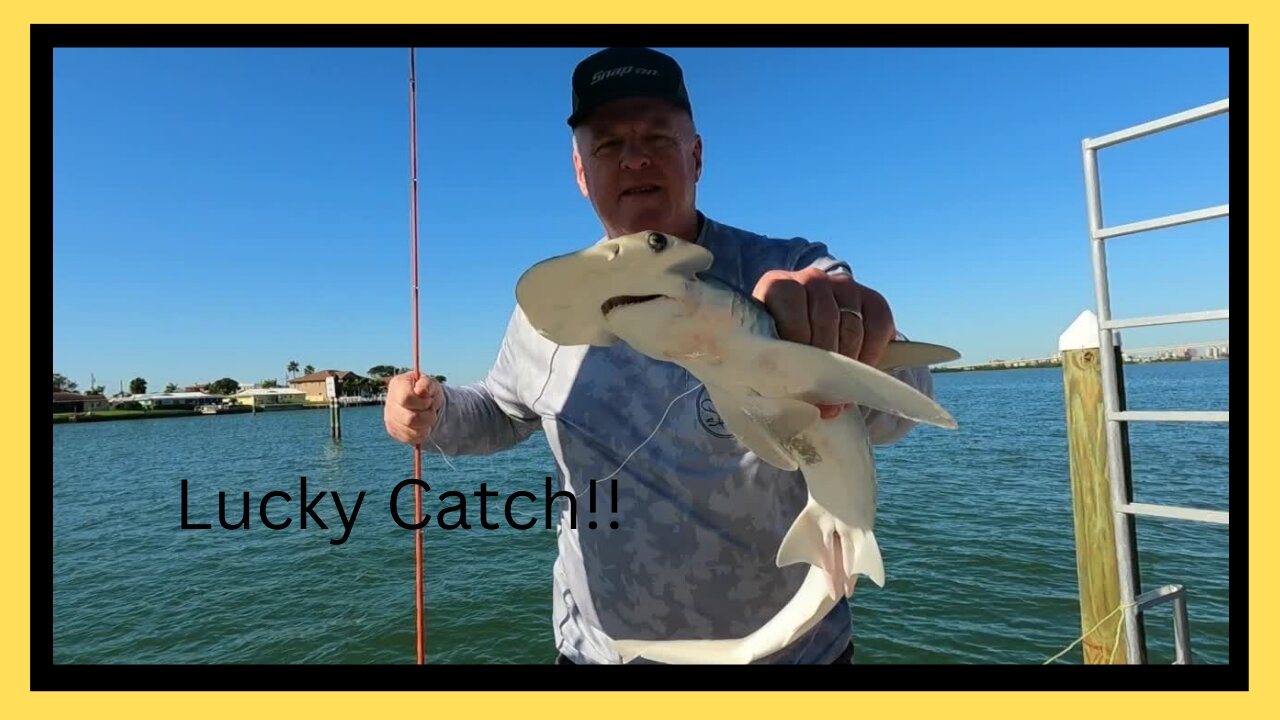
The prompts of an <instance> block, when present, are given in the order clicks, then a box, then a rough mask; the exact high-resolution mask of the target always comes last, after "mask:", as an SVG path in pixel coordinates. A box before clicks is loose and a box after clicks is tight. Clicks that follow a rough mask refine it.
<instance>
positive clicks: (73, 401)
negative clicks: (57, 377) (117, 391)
mask: <svg viewBox="0 0 1280 720" xmlns="http://www.w3.org/2000/svg"><path fill="white" fill-rule="evenodd" d="M109 407H111V403H110V401H108V400H107V399H106V398H105V397H103V396H102V395H81V394H80V393H73V392H59V391H57V390H55V391H54V392H53V411H54V412H56V413H68V412H69V413H82V412H92V411H94V410H106V409H107V408H109Z"/></svg>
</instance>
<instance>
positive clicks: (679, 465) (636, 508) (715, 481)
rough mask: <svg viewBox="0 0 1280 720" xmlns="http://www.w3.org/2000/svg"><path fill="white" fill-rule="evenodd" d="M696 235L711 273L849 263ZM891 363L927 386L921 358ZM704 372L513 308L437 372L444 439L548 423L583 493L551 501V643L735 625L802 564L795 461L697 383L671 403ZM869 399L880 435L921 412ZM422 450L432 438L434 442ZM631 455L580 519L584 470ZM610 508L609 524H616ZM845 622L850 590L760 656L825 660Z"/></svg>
mask: <svg viewBox="0 0 1280 720" xmlns="http://www.w3.org/2000/svg"><path fill="white" fill-rule="evenodd" d="M698 243H699V244H700V245H702V246H704V247H706V248H707V249H708V250H710V251H711V252H712V253H713V254H714V256H715V263H714V264H713V266H712V267H711V269H710V270H709V271H708V272H709V274H711V275H712V276H714V277H716V278H718V279H720V280H722V281H724V282H727V283H730V284H733V285H736V286H738V287H740V288H742V289H744V290H745V291H747V292H748V293H749V292H750V291H751V289H752V288H754V287H755V285H756V283H757V282H758V281H759V279H760V277H761V276H762V275H764V273H765V272H767V271H769V270H773V269H785V270H799V269H803V268H806V267H810V266H814V267H818V268H821V269H823V270H825V271H827V272H831V273H846V274H852V273H851V271H850V269H849V266H848V265H847V264H846V263H844V262H842V261H839V260H836V259H835V258H832V257H830V255H829V254H828V251H827V248H826V246H825V245H824V244H822V243H815V242H809V241H807V240H804V239H801V238H793V239H787V240H783V239H774V238H767V237H764V236H761V235H757V234H754V233H749V232H747V231H744V230H740V229H737V228H733V227H729V226H727V225H724V224H721V223H718V222H715V221H713V220H711V219H709V218H704V222H703V227H702V230H701V232H700V233H699V236H698ZM895 375H896V377H898V378H899V379H901V380H903V381H904V382H906V383H908V384H910V385H912V386H913V387H915V388H917V389H919V390H921V391H922V392H924V393H926V394H928V395H932V392H933V385H932V376H931V375H930V373H929V370H928V368H911V369H907V370H902V371H898V372H896V373H895ZM697 385H698V380H697V379H696V378H694V377H693V376H692V375H690V374H689V373H688V372H687V371H685V370H684V369H683V368H680V367H679V366H677V365H675V364H672V363H669V362H660V361H657V360H653V359H650V358H648V357H645V356H643V355H641V354H639V353H638V352H636V351H634V350H632V349H631V348H630V347H629V346H628V345H627V344H626V343H624V342H621V341H619V342H618V343H616V344H615V345H613V346H611V347H588V346H559V345H556V344H555V343H553V342H551V341H549V340H547V339H545V338H543V337H542V336H541V335H539V334H538V333H537V331H536V330H534V329H533V327H532V326H531V325H530V324H529V322H528V321H527V320H526V319H525V317H524V315H523V313H521V311H520V309H519V308H518V307H517V308H516V309H515V311H514V312H513V313H512V315H511V319H510V321H509V323H508V326H507V331H506V336H505V337H504V338H503V341H502V345H501V348H500V350H499V353H498V357H497V360H496V362H495V363H494V365H493V367H492V368H491V370H490V371H489V373H488V376H487V377H486V378H485V379H484V380H483V381H481V382H479V383H476V384H473V385H467V386H452V385H448V384H446V385H444V386H443V388H444V394H445V404H444V407H443V409H442V411H441V413H440V417H439V419H438V421H437V423H436V426H435V428H434V429H433V431H432V439H433V440H434V441H435V443H436V444H437V445H438V446H439V448H440V449H441V450H443V451H444V452H445V453H446V454H448V455H467V454H488V453H495V452H500V451H502V450H506V449H508V448H511V447H513V446H515V445H516V444H517V443H519V442H521V441H523V440H524V439H526V438H528V437H529V436H530V435H532V434H533V433H534V432H536V431H538V430H542V431H543V432H544V433H545V435H546V439H547V443H548V444H549V446H550V449H551V452H552V454H553V455H554V456H555V460H556V465H557V467H556V475H557V476H558V478H559V481H560V485H561V488H562V489H565V490H568V491H569V492H572V493H574V494H575V495H576V496H577V497H578V498H579V501H578V503H577V504H578V508H579V509H578V512H579V517H580V518H581V520H582V521H581V522H578V523H576V527H572V526H571V518H570V517H569V505H568V503H567V501H563V500H557V503H559V504H558V507H560V508H561V511H560V515H559V517H558V518H557V528H556V533H557V543H558V548H559V556H558V557H557V559H556V561H555V564H554V567H553V570H552V592H553V618H552V623H553V627H554V633H555V642H556V649H557V650H558V651H560V652H562V653H564V654H565V655H566V656H567V657H568V658H569V659H570V660H572V661H573V662H575V663H580V664H581V663H617V662H620V658H619V657H618V655H617V654H616V653H615V652H614V651H613V648H612V645H611V644H610V642H609V639H610V638H619V639H622V638H626V639H693V638H710V639H728V638H737V637H742V636H744V635H747V634H749V633H751V632H753V631H755V630H756V629H758V628H759V627H760V626H761V625H763V624H764V623H765V622H766V621H768V620H769V619H770V618H771V617H773V615H774V614H775V613H776V612H777V611H778V610H779V609H780V608H781V607H782V606H783V605H785V604H786V603H787V601H788V600H790V599H791V597H792V595H793V594H794V593H795V591H796V589H797V588H798V587H799V586H800V583H801V581H802V580H803V578H804V576H805V573H806V571H807V568H806V567H804V566H802V565H791V566H788V567H785V568H778V567H777V566H776V565H775V564H774V558H775V554H776V553H777V550H778V545H779V543H780V542H781V540H782V538H783V536H784V535H785V534H786V532H787V529H788V528H789V527H790V526H791V523H792V522H793V521H794V520H795V518H796V516H797V514H799V512H800V510H801V509H802V508H803V507H804V504H805V501H806V498H807V493H806V489H805V484H804V480H803V478H802V476H801V474H800V472H799V471H794V472H784V471H781V470H778V469H777V468H774V467H772V466H770V465H768V464H766V463H764V462H762V461H761V460H760V459H759V458H757V457H756V456H755V455H754V454H753V453H751V452H750V451H748V450H747V449H746V448H745V447H744V446H743V445H742V444H740V443H739V442H738V441H737V440H736V439H734V437H733V436H732V435H730V434H729V432H728V431H727V430H725V428H724V425H723V424H722V423H721V421H720V419H719V416H718V415H717V413H716V410H715V407H714V406H713V405H712V403H711V401H710V399H709V398H708V397H707V394H706V390H705V389H699V390H698V391H697V392H693V393H690V394H688V395H685V396H684V397H682V398H680V399H679V400H677V401H676V402H674V404H673V403H672V401H673V400H675V398H676V397H677V396H679V395H680V394H681V393H684V392H685V391H687V390H690V389H692V388H694V387H696V386H697ZM863 412H864V414H865V415H866V417H867V422H868V429H869V430H870V433H871V438H872V442H874V443H877V444H884V443H890V442H893V441H895V440H897V439H898V438H900V437H902V436H903V435H905V434H906V433H907V432H908V431H909V430H910V429H911V428H912V427H913V426H914V423H913V422H911V421H908V420H903V419H901V418H898V417H895V416H892V415H888V414H885V413H880V412H876V411H866V410H864V411H863ZM664 413H666V418H665V420H663V419H662V418H663V414H664ZM660 420H661V421H662V422H661V425H660V426H659V421H660ZM654 428H658V429H657V432H656V433H654ZM651 434H653V437H652V439H650V440H649V441H648V442H647V443H646V442H645V440H646V438H649V437H650V435H651ZM642 444H643V447H640V446H641V445H642ZM637 447H640V449H639V450H638V451H636V452H635V454H634V455H631V453H632V452H633V451H635V450H636V448H637ZM424 449H430V450H431V451H434V450H435V448H434V447H432V444H431V443H427V444H426V445H424ZM628 455H631V457H630V459H629V460H627V457H628ZM624 460H626V464H625V466H624V467H623V469H622V471H621V472H618V473H617V475H616V477H617V483H616V487H617V496H618V497H617V499H616V501H617V508H618V511H617V513H616V514H615V515H610V514H608V513H605V514H603V515H602V516H601V517H602V519H603V520H605V521H606V522H602V523H600V524H599V525H598V527H597V528H596V529H589V528H588V526H587V524H586V517H585V506H586V504H587V499H588V497H589V485H590V483H591V480H592V479H597V480H598V479H600V478H606V477H609V476H610V473H613V472H614V471H615V469H616V468H618V466H620V465H623V461H624ZM532 489H536V488H532ZM554 489H555V488H553V490H554ZM611 495H612V492H611V484H610V483H609V482H598V483H597V487H596V502H597V510H599V509H600V508H606V509H607V508H610V507H611V505H610V503H611V502H612V498H611ZM611 517H612V518H613V519H616V520H617V521H618V524H619V527H618V528H617V529H612V528H610V527H609V525H608V523H607V521H608V520H609V519H610V518H611ZM851 631H852V629H851V619H850V613H849V608H848V605H847V603H844V602H841V603H838V604H837V605H836V607H835V608H834V609H833V610H832V611H831V612H830V614H829V615H828V616H827V617H826V618H825V619H824V620H823V621H822V622H821V623H819V624H818V625H817V626H816V627H815V628H814V629H813V630H811V631H810V632H808V633H807V634H805V635H803V636H801V637H800V638H799V639H797V640H796V641H795V642H794V643H793V644H792V645H791V646H789V647H788V648H785V649H784V650H782V651H780V652H778V653H775V654H774V655H771V656H769V657H766V658H762V659H761V660H760V661H759V662H763V663H829V662H831V661H832V660H833V659H834V658H835V657H836V656H837V655H839V654H840V652H841V651H842V650H844V649H845V647H846V645H847V644H848V642H849V640H850V636H851ZM636 662H645V661H644V660H637V661H636Z"/></svg>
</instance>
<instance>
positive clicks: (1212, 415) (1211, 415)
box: [1107, 410, 1231, 423]
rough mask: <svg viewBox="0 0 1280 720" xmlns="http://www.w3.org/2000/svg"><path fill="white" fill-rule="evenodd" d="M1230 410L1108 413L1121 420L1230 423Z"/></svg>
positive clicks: (1109, 418)
mask: <svg viewBox="0 0 1280 720" xmlns="http://www.w3.org/2000/svg"><path fill="white" fill-rule="evenodd" d="M1230 414H1231V411H1230V410H1123V411H1120V412H1113V413H1110V414H1108V415H1107V419H1108V420H1117V421H1119V422H1212V423H1229V422H1231V421H1230V420H1229V419H1228V416H1229V415H1230Z"/></svg>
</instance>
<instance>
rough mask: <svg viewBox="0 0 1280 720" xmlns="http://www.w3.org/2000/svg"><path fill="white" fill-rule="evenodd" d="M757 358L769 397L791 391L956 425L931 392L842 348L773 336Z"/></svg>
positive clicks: (819, 400)
mask: <svg viewBox="0 0 1280 720" xmlns="http://www.w3.org/2000/svg"><path fill="white" fill-rule="evenodd" d="M757 363H758V365H759V369H760V370H761V371H762V372H761V375H760V378H761V379H760V380H759V383H758V384H759V387H757V388H756V390H757V392H759V393H760V394H761V395H767V396H768V397H769V398H770V399H773V398H774V397H788V398H793V399H796V400H803V401H804V402H807V403H812V404H814V405H842V404H845V403H856V404H858V405H861V406H862V407H867V408H871V409H873V410H879V411H881V412H885V413H889V414H890V415H897V416H899V417H904V418H907V419H909V420H915V421H917V422H922V423H927V424H929V425H937V426H938V427H944V428H948V429H954V428H955V427H956V421H955V418H953V417H951V414H950V413H948V412H947V411H946V410H945V409H944V408H943V407H942V406H941V405H939V404H938V403H937V402H935V401H934V400H933V398H931V397H929V396H928V395H925V394H924V393H922V392H920V391H919V390H917V389H915V388H913V387H911V386H910V385H908V384H906V383H905V382H903V381H901V380H899V379H898V378H896V377H894V376H892V375H890V374H888V373H886V372H882V371H880V370H877V369H876V368H873V367H871V366H870V365H867V364H866V363H862V362H858V361H857V360H852V359H850V358H847V357H845V356H843V355H841V354H839V353H834V352H831V351H829V350H822V349H820V348H816V347H813V346H812V345H803V344H800V343H794V342H788V341H785V340H774V341H771V342H769V344H768V347H766V348H763V349H761V351H760V353H759V355H758V357H757Z"/></svg>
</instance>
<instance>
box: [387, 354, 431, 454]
mask: <svg viewBox="0 0 1280 720" xmlns="http://www.w3.org/2000/svg"><path fill="white" fill-rule="evenodd" d="M442 407H444V390H443V389H442V388H441V387H440V383H439V382H438V381H437V380H436V379H435V378H433V377H431V376H430V375H421V376H419V375H417V374H416V373H414V372H413V371H409V372H407V373H402V374H400V375H396V376H395V377H393V378H391V382H389V383H387V403H386V405H385V406H383V409H382V422H383V424H384V425H386V427H387V433H388V434H389V435H391V437H393V438H395V439H396V440H399V441H400V442H402V443H408V444H409V445H421V444H422V443H423V442H424V441H425V440H426V439H427V438H429V437H431V429H432V428H433V427H435V425H436V417H437V416H438V415H439V413H440V408H442Z"/></svg>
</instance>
